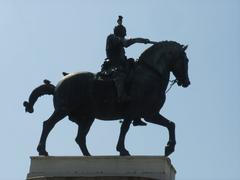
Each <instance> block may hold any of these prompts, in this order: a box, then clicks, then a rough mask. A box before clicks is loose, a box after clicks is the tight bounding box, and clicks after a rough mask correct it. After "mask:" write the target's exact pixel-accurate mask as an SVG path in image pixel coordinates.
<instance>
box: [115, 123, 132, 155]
mask: <svg viewBox="0 0 240 180" xmlns="http://www.w3.org/2000/svg"><path fill="white" fill-rule="evenodd" d="M131 123H132V121H131V120H127V119H124V120H123V123H122V125H121V131H120V135H119V138H118V143H117V147H116V149H117V151H118V152H120V156H130V154H129V152H128V150H127V149H126V148H125V137H126V134H127V132H128V130H129V127H130V124H131Z"/></svg>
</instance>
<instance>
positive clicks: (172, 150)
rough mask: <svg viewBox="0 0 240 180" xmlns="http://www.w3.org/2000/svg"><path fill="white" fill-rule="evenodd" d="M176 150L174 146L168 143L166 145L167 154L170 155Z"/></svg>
mask: <svg viewBox="0 0 240 180" xmlns="http://www.w3.org/2000/svg"><path fill="white" fill-rule="evenodd" d="M173 152H174V146H170V145H167V146H165V156H169V155H170V154H172V153H173Z"/></svg>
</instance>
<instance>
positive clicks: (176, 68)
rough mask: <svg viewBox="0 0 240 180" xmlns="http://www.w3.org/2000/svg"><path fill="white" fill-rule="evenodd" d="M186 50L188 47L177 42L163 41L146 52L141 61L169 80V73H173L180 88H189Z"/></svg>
mask: <svg viewBox="0 0 240 180" xmlns="http://www.w3.org/2000/svg"><path fill="white" fill-rule="evenodd" d="M186 49H187V46H183V45H181V44H179V43H177V42H174V41H162V42H159V43H156V44H155V45H153V46H151V47H150V48H148V49H147V50H145V51H144V52H143V53H142V55H141V56H140V58H139V59H140V61H141V62H143V63H144V64H146V65H147V66H148V67H150V68H151V69H154V70H155V72H157V73H158V74H160V75H161V76H162V77H167V78H168V76H169V72H172V73H173V74H174V76H175V77H176V79H177V83H178V85H179V86H182V87H188V86H189V85H190V81H189V77H188V58H187V55H186V53H185V50H186Z"/></svg>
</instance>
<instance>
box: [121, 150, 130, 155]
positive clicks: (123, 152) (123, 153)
mask: <svg viewBox="0 0 240 180" xmlns="http://www.w3.org/2000/svg"><path fill="white" fill-rule="evenodd" d="M120 156H131V155H130V153H129V152H128V151H127V150H125V151H121V152H120Z"/></svg>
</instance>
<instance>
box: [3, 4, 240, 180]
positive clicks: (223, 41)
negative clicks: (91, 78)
mask: <svg viewBox="0 0 240 180" xmlns="http://www.w3.org/2000/svg"><path fill="white" fill-rule="evenodd" d="M120 14H121V15H123V16H124V25H125V26H126V28H127V33H128V36H129V37H144V38H149V39H151V40H154V41H161V40H174V41H177V42H179V43H181V44H188V45H189V48H188V49H187V55H188V58H189V60H190V63H189V76H190V80H191V83H192V84H191V86H190V87H189V88H187V89H183V88H180V87H177V86H174V87H173V88H172V90H171V91H170V92H169V93H168V94H167V100H166V103H165V105H164V107H163V109H162V110H161V113H162V114H163V115H164V116H165V117H167V118H168V119H170V120H172V121H174V122H175V123H176V136H177V146H176V151H175V153H174V154H172V155H171V156H170V158H171V160H172V163H173V165H174V166H175V168H176V169H177V176H176V179H177V180H238V179H240V175H239V170H240V155H239V152H240V140H239V137H240V122H239V119H240V118H239V117H240V116H239V107H240V95H239V92H240V85H239V80H240V70H239V68H240V62H239V61H240V35H239V32H240V20H239V17H240V1H238V0H212V1H210V0H203V1H196V0H182V1H177V0H170V1H163V0H149V1H146V0H142V1H137V0H132V1H127V0H122V1H113V0H112V1H110V0H105V1H101V2H100V1H93V0H86V1H84V0H82V1H77V0H70V1H66V0H51V1H47V0H41V1H32V0H21V1H16V0H0V68H1V71H0V73H1V74H0V82H1V84H2V85H1V87H2V88H1V93H0V98H1V102H0V103H1V116H2V117H1V127H0V140H1V150H0V153H1V155H2V156H1V163H0V169H1V179H5V180H8V179H9V180H20V179H24V178H25V177H26V174H27V172H28V170H29V169H28V168H29V164H30V159H29V156H35V155H37V152H36V146H37V144H38V140H39V137H40V133H41V129H42V122H43V121H44V120H46V119H47V118H48V117H49V116H50V114H51V113H52V111H53V106H52V97H50V96H44V97H42V98H41V99H39V100H38V102H37V103H36V105H35V113H34V114H27V113H24V108H23V106H22V102H23V101H24V100H26V99H27V98H28V96H29V94H30V92H31V91H32V89H33V88H35V87H36V86H38V85H40V84H41V83H42V80H43V79H46V78H47V79H49V80H51V81H52V82H53V84H56V83H57V82H58V81H59V80H60V79H61V78H62V75H61V72H62V71H67V72H76V71H91V72H97V71H98V70H99V69H100V66H101V64H102V62H103V59H104V58H105V41H106V37H107V35H108V34H110V33H112V30H113V27H114V26H115V25H116V19H117V16H118V15H120ZM147 47H149V45H140V44H138V45H133V46H131V47H129V48H128V49H127V51H126V53H127V55H128V57H134V58H138V57H139V56H140V54H141V53H142V52H143V51H144V49H146V48H147ZM119 128H120V124H119V122H118V121H113V122H104V121H97V120H96V121H95V122H94V124H93V126H92V128H91V130H90V133H89V135H88V137H87V144H88V148H89V151H90V152H91V153H92V155H117V152H116V151H115V146H116V143H117V138H118V135H119ZM76 133H77V126H76V125H75V124H73V123H72V122H70V121H68V120H67V119H64V120H63V121H62V122H60V123H59V124H57V125H56V127H55V128H54V130H53V131H52V133H51V134H50V136H49V139H48V142H47V149H48V151H49V153H50V155H56V156H62V155H65V156H68V155H71V156H75V155H76V156H77V155H82V154H81V152H80V150H79V149H78V146H77V144H76V143H75V141H74V139H75V136H76ZM166 142H167V130H166V129H164V128H163V127H159V126H156V125H152V124H148V126H147V127H131V129H130V130H129V133H128V135H127V138H126V146H127V148H128V149H129V151H130V153H131V154H132V155H163V153H164V146H165V144H166Z"/></svg>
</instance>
